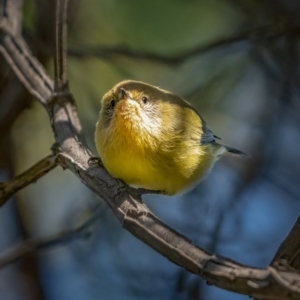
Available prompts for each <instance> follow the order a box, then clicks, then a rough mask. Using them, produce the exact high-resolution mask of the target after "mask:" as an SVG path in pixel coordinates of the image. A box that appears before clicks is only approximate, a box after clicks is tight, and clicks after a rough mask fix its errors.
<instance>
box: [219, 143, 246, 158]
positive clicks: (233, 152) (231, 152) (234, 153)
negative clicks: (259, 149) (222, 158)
mask: <svg viewBox="0 0 300 300" xmlns="http://www.w3.org/2000/svg"><path fill="white" fill-rule="evenodd" d="M224 147H225V149H226V151H227V153H228V154H232V155H241V156H245V157H251V155H249V154H247V153H245V152H242V151H240V150H237V149H234V148H231V147H228V146H224Z"/></svg>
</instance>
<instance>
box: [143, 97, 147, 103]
mask: <svg viewBox="0 0 300 300" xmlns="http://www.w3.org/2000/svg"><path fill="white" fill-rule="evenodd" d="M142 101H143V102H144V103H145V104H146V103H147V102H148V98H147V97H145V96H144V97H143V98H142Z"/></svg>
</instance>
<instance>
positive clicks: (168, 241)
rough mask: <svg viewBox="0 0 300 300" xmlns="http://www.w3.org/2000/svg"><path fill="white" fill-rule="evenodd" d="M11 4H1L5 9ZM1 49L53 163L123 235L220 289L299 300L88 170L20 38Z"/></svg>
mask: <svg viewBox="0 0 300 300" xmlns="http://www.w3.org/2000/svg"><path fill="white" fill-rule="evenodd" d="M12 1H14V0H7V2H8V3H12ZM2 17H4V18H5V16H2ZM8 17H10V16H8ZM2 30H5V28H2ZM1 45H2V46H1V48H2V49H5V51H2V52H3V53H4V55H5V57H6V58H7V61H8V63H9V64H10V65H11V67H12V68H13V70H14V71H15V72H16V74H17V75H18V76H19V78H20V80H22V82H24V84H26V86H27V87H29V90H30V92H31V93H32V94H34V95H37V96H38V99H39V101H40V102H41V103H42V104H43V105H44V106H45V107H46V109H47V111H48V114H49V116H50V121H51V124H52V128H53V131H54V135H55V139H56V145H57V146H56V149H55V151H56V152H57V153H63V155H62V156H59V157H58V160H57V162H58V163H59V164H60V165H61V166H62V167H64V168H68V169H69V170H71V171H72V172H73V173H74V174H75V175H76V176H77V177H79V179H80V180H81V181H82V182H83V183H84V184H85V185H86V186H87V187H89V188H90V189H91V190H92V191H94V192H95V193H96V194H97V195H99V196H100V197H101V198H102V199H103V200H104V201H105V202H106V203H107V204H108V205H109V206H110V208H111V209H112V211H113V212H114V214H115V215H116V216H117V218H118V220H119V221H120V222H121V224H122V225H123V227H124V228H125V229H127V230H129V231H130V232H131V233H132V234H133V235H134V236H136V237H137V238H138V239H140V240H142V241H144V242H145V243H146V244H148V245H149V246H150V247H152V248H153V249H155V250H156V251H158V252H159V253H161V254H162V255H164V256H165V257H167V258H168V259H169V260H170V261H172V262H174V263H175V264H177V265H179V266H182V267H184V268H186V269H187V270H189V271H190V272H192V273H195V274H197V275H199V276H201V277H203V278H204V279H205V280H207V281H208V282H209V283H211V284H214V285H216V286H218V287H220V288H223V289H227V290H230V291H234V292H237V293H242V294H247V295H250V296H252V297H256V298H269V299H270V298H272V299H291V298H292V299H300V275H299V274H296V273H294V272H286V271H280V270H276V269H275V268H274V267H272V266H270V267H268V268H266V269H258V268H251V267H247V266H243V265H241V264H239V263H236V262H234V261H232V260H229V259H226V258H223V257H220V256H215V255H211V254H209V253H208V252H206V251H205V250H203V249H201V248H199V247H197V246H195V245H193V244H192V243H191V241H189V240H188V239H187V238H186V237H184V236H182V235H181V234H179V233H178V232H176V231H174V230H173V229H171V228H170V227H168V226H167V225H165V224H164V223H163V222H161V221H160V220H159V219H158V218H157V217H156V216H155V215H153V213H152V212H151V211H150V210H149V209H148V207H147V206H146V205H145V204H143V203H142V201H141V197H140V195H138V194H136V193H134V192H133V191H132V189H129V188H128V187H127V186H126V185H124V184H123V183H122V182H121V181H119V180H117V179H115V178H112V177H111V176H110V175H109V174H108V173H107V172H106V170H105V169H104V168H101V167H100V166H98V165H95V164H94V165H89V163H88V161H89V159H90V158H91V157H92V154H91V152H90V150H89V148H88V147H87V145H86V143H85V139H84V135H83V133H82V128H81V124H80V121H79V118H78V115H77V110H76V105H75V101H74V99H73V98H72V96H71V95H56V96H55V97H54V96H53V93H52V92H53V84H52V81H50V79H49V77H48V76H47V75H46V74H45V72H44V70H43V69H42V67H41V66H40V65H39V64H38V62H37V61H36V60H35V59H34V58H33V57H32V56H31V54H30V52H29V50H28V47H27V46H26V44H25V42H24V40H23V39H22V37H18V38H17V40H15V39H14V38H13V37H12V36H11V35H10V34H9V32H7V31H5V38H4V39H2V41H1ZM11 53H12V54H11ZM24 53H25V54H24ZM29 62H30V63H29Z"/></svg>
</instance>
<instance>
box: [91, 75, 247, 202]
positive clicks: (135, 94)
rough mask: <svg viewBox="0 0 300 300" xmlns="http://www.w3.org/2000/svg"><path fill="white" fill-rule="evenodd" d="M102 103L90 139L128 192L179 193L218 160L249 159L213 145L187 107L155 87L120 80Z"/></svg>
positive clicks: (208, 133) (210, 134) (212, 138)
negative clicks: (231, 158)
mask: <svg viewBox="0 0 300 300" xmlns="http://www.w3.org/2000/svg"><path fill="white" fill-rule="evenodd" d="M101 104H102V105H101V109H100V113H99V118H98V121H97V124H96V130H95V136H94V139H95V144H96V148H97V151H98V154H99V156H100V159H101V162H102V164H103V166H104V167H105V168H106V170H107V171H108V172H109V173H110V174H111V175H112V176H113V177H115V178H118V179H121V180H122V181H124V182H125V183H126V184H128V185H129V186H131V187H134V188H143V189H147V190H153V191H160V192H161V193H163V194H165V195H170V196H172V195H176V194H182V193H184V192H186V191H189V190H191V189H192V188H193V187H195V186H196V185H197V184H198V183H199V182H201V181H202V180H203V179H204V178H205V177H206V176H207V175H208V174H209V172H210V171H211V169H212V167H213V165H214V164H215V162H216V161H217V160H218V159H219V158H220V157H221V156H223V155H225V154H234V155H237V156H248V154H246V153H244V152H242V151H240V150H237V149H235V148H232V147H228V146H225V145H222V144H220V143H218V142H217V141H216V140H217V139H219V138H218V137H217V136H216V135H214V133H213V132H212V130H211V129H210V128H209V127H208V125H207V124H206V122H205V121H204V119H203V118H202V116H201V115H200V114H199V113H198V112H197V111H196V109H195V108H194V107H193V106H192V105H191V104H190V103H189V102H187V101H186V100H184V99H183V98H181V97H179V96H177V95H175V94H173V93H171V92H169V91H167V90H164V89H162V88H160V87H156V86H153V85H150V84H147V83H144V82H142V81H135V80H124V81H121V82H120V83H118V84H116V85H115V86H113V87H112V88H111V89H110V90H109V91H108V92H107V93H106V94H105V95H104V96H103V98H102V102H101Z"/></svg>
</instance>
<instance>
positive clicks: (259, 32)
mask: <svg viewBox="0 0 300 300" xmlns="http://www.w3.org/2000/svg"><path fill="white" fill-rule="evenodd" d="M297 30H299V26H296V27H294V28H292V29H291V28H286V27H281V26H278V24H275V25H273V24H271V25H269V26H265V27H262V28H256V29H250V30H246V31H244V32H239V33H236V34H234V35H232V36H229V37H224V38H220V39H218V40H216V41H213V42H210V43H207V44H205V45H199V46H198V47H195V48H193V49H191V50H187V51H185V52H182V53H179V54H175V55H168V56H166V55H161V54H156V53H151V52H145V51H139V50H135V49H130V48H126V47H124V46H117V47H107V46H98V47H86V48H85V49H78V48H70V49H69V50H68V53H69V55H71V56H74V57H78V58H88V57H97V58H102V59H107V58H108V57H118V56H123V57H128V58H133V59H142V60H149V61H155V62H158V63H165V64H181V63H183V62H184V61H186V60H187V59H190V58H192V57H194V56H197V55H199V54H201V53H204V52H207V51H210V50H214V49H216V48H219V47H221V46H226V45H231V44H233V43H238V42H243V41H249V42H252V41H257V40H265V39H272V38H277V37H280V36H282V35H284V34H286V33H287V32H294V31H297Z"/></svg>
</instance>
